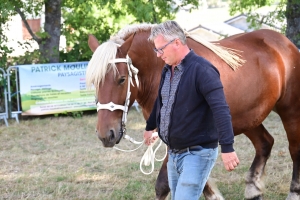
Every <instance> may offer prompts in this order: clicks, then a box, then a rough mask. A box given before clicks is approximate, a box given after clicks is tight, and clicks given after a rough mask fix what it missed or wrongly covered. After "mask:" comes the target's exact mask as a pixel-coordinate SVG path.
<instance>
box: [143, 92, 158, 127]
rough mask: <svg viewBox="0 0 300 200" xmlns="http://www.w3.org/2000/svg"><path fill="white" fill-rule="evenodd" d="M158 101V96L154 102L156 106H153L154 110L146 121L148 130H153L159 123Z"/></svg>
mask: <svg viewBox="0 0 300 200" xmlns="http://www.w3.org/2000/svg"><path fill="white" fill-rule="evenodd" d="M157 103H158V97H157V98H156V100H155V102H154V106H153V108H152V112H151V114H150V116H149V118H148V120H147V121H146V128H145V130H146V131H151V130H154V129H155V128H156V127H157V125H156V110H157Z"/></svg>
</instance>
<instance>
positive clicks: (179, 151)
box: [171, 145, 200, 154]
mask: <svg viewBox="0 0 300 200" xmlns="http://www.w3.org/2000/svg"><path fill="white" fill-rule="evenodd" d="M199 147H200V145H196V146H190V147H187V148H184V149H171V152H172V153H177V154H181V153H185V152H187V151H188V150H193V149H196V148H198V149H199Z"/></svg>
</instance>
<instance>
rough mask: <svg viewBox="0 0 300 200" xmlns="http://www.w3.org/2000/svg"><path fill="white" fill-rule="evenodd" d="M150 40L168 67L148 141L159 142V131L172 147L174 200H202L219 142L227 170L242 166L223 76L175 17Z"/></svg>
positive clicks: (170, 170)
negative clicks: (156, 138)
mask: <svg viewBox="0 0 300 200" xmlns="http://www.w3.org/2000/svg"><path fill="white" fill-rule="evenodd" d="M148 40H149V41H151V42H153V43H154V45H155V48H154V51H155V52H156V54H157V56H158V57H161V59H163V60H164V61H165V63H166V65H165V67H164V68H163V72H162V77H161V83H160V86H159V92H158V97H157V99H156V102H155V105H154V107H153V110H152V113H151V114H150V117H149V119H148V120H147V125H146V131H145V132H144V139H145V144H147V145H150V144H151V142H153V138H151V136H152V133H153V130H154V129H157V130H158V133H159V137H160V138H161V139H162V141H163V142H164V143H166V144H167V145H168V147H169V151H168V154H169V160H168V163H167V169H168V181H169V186H170V189H171V197H172V200H185V199H186V200H193V199H194V200H198V199H199V197H200V196H201V194H202V192H203V188H204V186H205V183H206V182H207V179H208V177H209V175H210V172H211V170H212V168H213V166H214V164H215V161H216V159H217V155H218V143H219V144H220V145H221V152H222V160H223V163H224V165H225V168H226V170H228V171H231V170H233V169H234V168H235V167H236V166H237V165H238V164H239V159H238V157H237V155H236V153H235V152H234V149H233V143H234V134H233V130H232V124H231V115H230V111H229V107H228V105H227V103H226V100H225V96H224V91H223V85H222V83H221V80H220V74H219V72H218V70H217V69H216V68H215V67H214V66H213V65H212V64H211V63H210V62H208V61H207V60H205V59H204V58H202V57H200V56H198V55H196V54H195V53H194V51H193V50H190V49H189V47H188V46H187V44H186V36H185V34H184V31H183V30H182V28H181V27H180V26H179V25H178V24H177V23H176V22H175V21H166V22H164V23H162V24H159V25H156V26H154V27H153V28H152V29H151V34H150V36H149V39H148Z"/></svg>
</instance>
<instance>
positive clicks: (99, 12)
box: [0, 0, 199, 62]
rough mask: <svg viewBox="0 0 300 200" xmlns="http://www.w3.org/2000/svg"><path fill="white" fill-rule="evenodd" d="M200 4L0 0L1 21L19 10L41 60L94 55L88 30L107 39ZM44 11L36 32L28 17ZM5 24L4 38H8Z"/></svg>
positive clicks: (178, 0)
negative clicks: (63, 40)
mask: <svg viewBox="0 0 300 200" xmlns="http://www.w3.org/2000/svg"><path fill="white" fill-rule="evenodd" d="M198 4H199V3H198V0H135V1H132V0H76V1H74V0H64V1H62V0H24V1H22V0H9V1H7V0H0V5H1V7H0V14H1V16H0V23H1V25H3V24H5V22H7V21H8V20H9V17H10V16H13V15H16V14H19V15H20V16H21V18H22V21H23V22H24V25H25V27H26V28H27V30H28V32H29V33H30V35H31V36H32V38H33V40H35V41H36V42H37V43H38V45H39V51H40V55H41V59H40V62H41V61H42V62H59V61H78V60H87V59H89V58H90V56H91V52H90V50H89V49H88V45H87V37H88V34H94V35H96V36H97V38H99V40H100V41H105V40H107V39H108V38H109V36H110V35H111V34H113V33H115V32H116V31H117V30H119V29H120V28H122V27H123V26H124V25H126V24H130V23H135V22H136V23H140V22H150V23H158V22H161V21H162V20H165V19H173V18H174V17H175V13H176V12H177V11H178V10H179V8H180V7H183V6H186V5H191V7H190V9H193V8H197V6H198ZM42 13H44V14H45V24H44V28H43V29H42V30H41V31H40V32H38V33H36V34H35V33H33V31H32V30H31V28H30V26H29V25H28V23H27V21H26V19H27V16H38V15H41V14H42ZM62 18H63V20H64V21H61V19H62ZM1 28H2V26H1ZM1 28H0V35H1V37H3V38H2V39H1V40H2V41H5V40H6V39H7V38H5V36H3V35H4V34H2V29H1ZM61 34H63V35H65V36H66V40H67V47H68V48H67V49H66V51H64V52H60V54H59V49H58V47H59V42H60V35H61ZM0 45H1V44H0ZM70 50H71V51H70ZM0 52H5V53H6V54H5V55H7V53H8V52H9V50H8V49H6V48H5V46H0ZM3 55H4V54H3ZM59 56H61V58H60V59H59Z"/></svg>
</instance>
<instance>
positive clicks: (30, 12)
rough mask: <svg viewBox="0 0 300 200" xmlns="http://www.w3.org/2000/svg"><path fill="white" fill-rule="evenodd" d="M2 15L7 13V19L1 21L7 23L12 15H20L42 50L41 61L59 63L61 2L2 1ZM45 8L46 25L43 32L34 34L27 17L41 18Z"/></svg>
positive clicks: (32, 0)
mask: <svg viewBox="0 0 300 200" xmlns="http://www.w3.org/2000/svg"><path fill="white" fill-rule="evenodd" d="M0 4H1V14H2V13H6V15H5V16H6V18H5V19H3V21H1V24H3V22H6V21H7V20H9V17H10V16H12V15H16V14H19V15H20V16H21V18H22V21H23V23H24V25H25V27H26V28H27V30H28V32H29V33H30V35H31V36H32V39H33V40H35V41H36V42H37V43H38V45H39V49H40V57H41V58H40V61H41V60H42V61H45V62H58V61H59V49H58V48H57V47H59V42H60V31H61V0H45V1H42V0H40V1H34V0H28V1H21V0H10V1H6V0H1V1H0ZM43 8H44V14H45V24H44V28H43V30H41V32H38V33H37V34H34V33H33V31H32V30H31V28H30V26H29V24H28V23H27V16H39V15H41V13H42V10H43Z"/></svg>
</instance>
